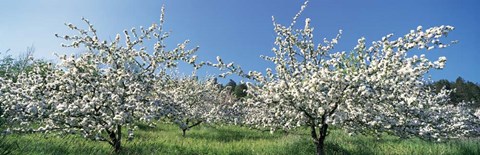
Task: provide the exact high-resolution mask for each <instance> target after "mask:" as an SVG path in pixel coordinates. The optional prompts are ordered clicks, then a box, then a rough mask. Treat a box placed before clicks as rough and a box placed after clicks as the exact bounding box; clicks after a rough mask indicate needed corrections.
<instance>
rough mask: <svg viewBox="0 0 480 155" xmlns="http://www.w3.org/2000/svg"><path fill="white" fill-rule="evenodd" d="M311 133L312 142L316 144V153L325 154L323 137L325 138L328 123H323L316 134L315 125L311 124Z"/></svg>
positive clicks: (318, 154)
mask: <svg viewBox="0 0 480 155" xmlns="http://www.w3.org/2000/svg"><path fill="white" fill-rule="evenodd" d="M310 128H311V134H312V138H313V143H314V144H315V146H316V149H317V152H316V154H317V155H325V154H326V153H325V139H326V138H327V129H328V124H323V125H322V127H321V128H320V131H319V133H318V135H317V132H316V127H315V125H311V126H310Z"/></svg>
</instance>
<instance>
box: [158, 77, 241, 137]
mask: <svg viewBox="0 0 480 155" xmlns="http://www.w3.org/2000/svg"><path fill="white" fill-rule="evenodd" d="M157 92H161V93H162V94H164V95H165V96H168V97H169V103H172V104H173V105H172V106H173V107H174V109H175V112H173V113H171V116H169V117H170V118H171V119H172V120H173V121H174V122H175V123H177V124H178V125H179V126H180V128H181V129H182V130H183V131H184V134H185V131H186V130H189V129H190V128H192V127H195V126H197V125H199V124H200V123H215V122H219V123H237V122H239V121H240V120H241V116H242V115H240V111H239V110H238V107H236V106H235V105H236V104H237V103H238V102H237V101H236V98H235V97H234V96H233V95H232V94H231V93H230V92H231V91H230V88H229V87H227V88H222V86H221V85H220V84H217V83H216V79H215V78H210V79H209V80H202V79H198V77H197V76H187V77H176V78H174V79H172V80H170V81H169V83H167V84H166V85H164V87H163V88H162V89H161V90H157Z"/></svg>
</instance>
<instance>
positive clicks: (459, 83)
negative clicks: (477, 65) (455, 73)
mask: <svg viewBox="0 0 480 155" xmlns="http://www.w3.org/2000/svg"><path fill="white" fill-rule="evenodd" d="M431 87H433V89H435V90H436V92H439V91H440V90H441V88H442V87H445V88H446V89H448V90H452V89H455V91H454V92H452V93H451V94H450V99H451V102H452V103H453V104H456V103H460V102H462V101H466V102H474V105H473V106H475V107H477V108H478V107H480V85H479V84H476V83H473V82H470V81H465V80H464V79H463V78H462V77H458V78H457V79H456V80H455V81H452V82H450V81H448V80H439V81H436V82H434V83H432V84H431Z"/></svg>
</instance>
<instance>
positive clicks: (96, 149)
mask: <svg viewBox="0 0 480 155" xmlns="http://www.w3.org/2000/svg"><path fill="white" fill-rule="evenodd" d="M138 130H139V131H138V132H136V135H135V139H134V140H133V141H126V140H125V142H124V144H125V147H124V149H123V150H122V152H121V154H242V155H243V154H247V155H248V154H314V153H315V150H314V148H315V147H314V144H313V143H312V142H311V141H310V140H309V132H308V130H307V129H299V130H296V131H292V132H290V133H282V132H277V133H274V134H268V133H266V132H261V131H256V130H251V129H248V128H244V127H238V126H201V127H199V128H195V129H192V130H191V131H190V134H188V135H187V136H186V137H182V136H181V132H178V127H177V126H175V125H173V124H163V123H162V124H161V125H159V126H158V127H154V128H151V127H148V126H145V125H140V126H139V128H138ZM124 133H125V132H124ZM330 135H331V136H329V137H328V138H327V140H326V145H327V146H328V147H327V153H328V154H480V141H478V140H458V141H448V142H443V143H433V142H427V141H423V140H420V139H407V140H402V139H399V138H397V137H393V136H384V137H382V138H381V139H377V138H376V137H372V136H362V135H358V136H348V135H347V134H345V133H344V132H343V131H341V130H338V129H333V130H331V132H330ZM6 140H7V142H8V143H10V142H18V145H19V147H15V148H14V150H12V151H13V152H12V154H112V152H111V148H110V146H109V145H108V144H107V143H96V142H93V141H88V140H85V139H83V138H81V137H79V136H75V135H67V136H65V135H62V136H56V135H51V134H49V135H47V136H45V135H42V134H29V135H11V136H8V137H7V138H6Z"/></svg>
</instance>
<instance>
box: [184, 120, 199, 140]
mask: <svg viewBox="0 0 480 155" xmlns="http://www.w3.org/2000/svg"><path fill="white" fill-rule="evenodd" d="M202 122H203V121H198V122H197V123H195V124H192V125H190V126H188V123H189V121H188V120H187V127H186V128H182V136H183V137H185V136H186V133H187V130H190V129H191V128H193V127H195V126H197V125H200V124H201V123H202Z"/></svg>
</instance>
